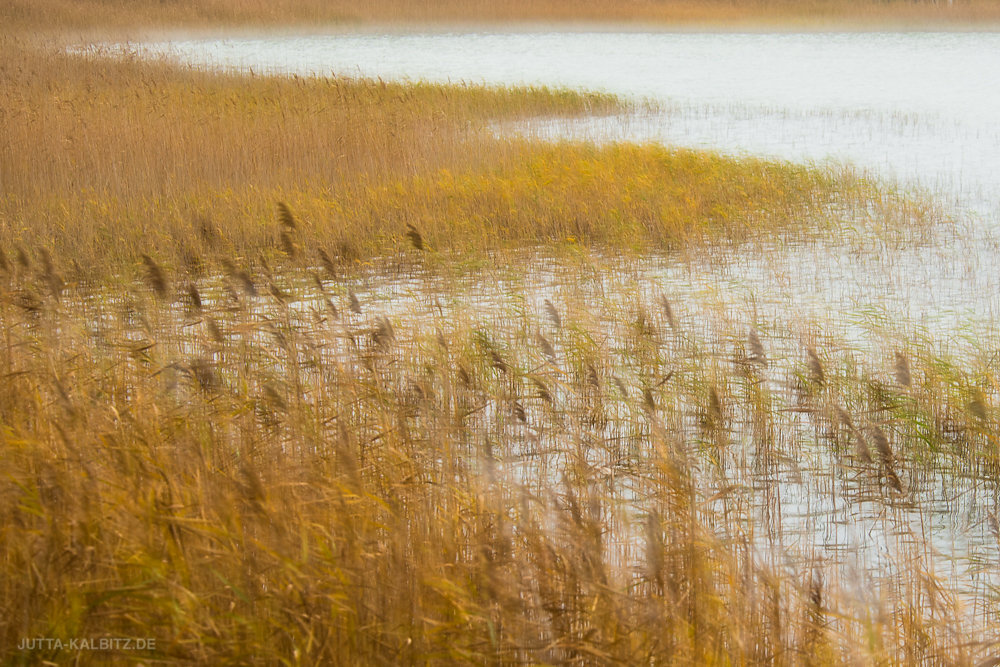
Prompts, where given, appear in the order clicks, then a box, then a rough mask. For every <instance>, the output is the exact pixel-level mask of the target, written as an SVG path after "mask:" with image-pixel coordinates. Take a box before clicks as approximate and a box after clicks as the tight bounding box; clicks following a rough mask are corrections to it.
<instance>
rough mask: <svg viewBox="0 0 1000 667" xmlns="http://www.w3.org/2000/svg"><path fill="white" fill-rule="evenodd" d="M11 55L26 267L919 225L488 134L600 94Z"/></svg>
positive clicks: (811, 174) (884, 209)
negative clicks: (868, 220)
mask: <svg viewBox="0 0 1000 667" xmlns="http://www.w3.org/2000/svg"><path fill="white" fill-rule="evenodd" d="M2 62H3V64H2V65H0V67H2V70H3V72H2V73H3V76H2V78H0V111H2V114H0V133H2V135H3V137H4V139H3V145H2V151H0V179H2V186H0V220H2V222H3V224H2V226H0V252H2V253H3V254H2V255H0V257H2V258H3V261H4V263H5V264H6V265H8V266H10V267H12V269H11V270H16V271H18V272H19V274H20V275H21V276H22V277H23V276H31V275H35V274H38V273H39V272H41V273H43V274H44V273H48V272H49V271H50V270H52V271H55V272H57V273H58V274H59V276H60V281H69V282H76V281H79V280H82V279H94V278H102V277H108V276H110V275H121V274H128V273H129V272H130V271H134V270H135V269H136V268H137V267H140V266H141V265H142V261H143V260H142V257H143V256H144V255H148V256H150V257H152V258H153V259H154V260H155V261H156V262H157V263H158V264H161V265H163V266H166V267H168V268H169V269H171V270H173V271H176V272H193V273H195V274H200V273H204V272H206V271H212V270H218V269H220V268H221V267H223V266H225V265H227V264H229V263H233V262H237V263H241V262H242V263H256V262H258V260H262V261H265V262H274V261H278V260H280V259H282V258H284V259H293V260H295V261H296V262H298V263H300V264H305V265H313V266H315V265H319V264H320V263H321V262H325V261H326V259H325V258H330V259H331V260H333V261H334V262H336V263H337V264H344V263H347V264H350V263H352V262H354V261H358V260H367V259H370V258H373V257H386V256H391V255H393V254H396V253H398V252H400V251H401V250H402V249H405V248H406V247H408V246H409V245H410V241H409V240H408V239H409V236H410V235H412V232H411V230H414V229H415V230H416V231H417V233H419V234H420V236H421V237H422V239H423V241H425V244H424V245H425V246H426V248H427V249H430V250H433V251H435V252H444V253H473V254H482V253H485V252H490V251H495V250H498V249H504V248H511V247H520V246H524V245H537V244H550V245H551V244H555V245H559V244H565V243H582V244H585V245H591V246H593V245H597V246H605V247H617V248H629V249H634V250H643V251H662V250H664V249H668V248H676V247H679V246H684V245H692V244H694V245H697V244H699V243H706V242H717V241H738V240H745V239H752V238H770V237H772V236H773V235H774V234H776V233H782V234H786V235H795V234H803V233H808V232H810V231H815V230H816V229H817V228H821V227H823V226H825V225H828V224H830V222H831V221H832V220H839V219H843V218H845V217H847V218H850V217H851V216H852V215H855V214H857V215H861V214H860V211H861V210H866V211H868V213H866V214H865V216H863V217H871V215H872V213H874V214H875V215H879V216H885V217H890V218H893V219H894V220H897V221H898V222H901V223H902V222H903V221H904V218H905V219H907V220H909V221H911V222H913V221H919V219H920V218H921V217H922V215H921V213H920V211H918V210H916V209H914V210H911V211H904V210H903V209H902V208H899V207H898V206H897V205H898V204H899V203H900V202H901V199H899V198H895V199H894V198H893V197H892V196H883V194H880V193H879V191H878V189H877V187H876V186H875V185H874V184H872V183H870V182H866V181H864V180H862V179H858V178H854V177H851V176H849V175H846V174H835V173H832V172H828V171H823V170H818V169H809V168H804V167H801V166H796V165H791V164H787V163H781V162H768V161H763V160H754V159H734V158H725V157H721V156H718V155H713V154H710V153H704V152H701V153H699V152H694V151H683V150H669V149H665V148H662V147H656V146H630V145H621V146H604V147H598V146H593V145H586V144H579V143H578V144H569V143H567V144H559V145H545V144H540V143H533V142H531V141H527V140H524V141H511V140H505V139H497V138H496V137H494V136H493V133H492V132H491V131H490V129H489V128H490V124H491V123H497V122H502V121H512V120H517V119H523V118H531V117H535V116H546V117H551V116H560V115H562V116H565V115H580V114H586V113H612V112H619V111H621V110H623V105H622V103H621V102H619V101H617V100H615V99H614V98H611V97H608V96H603V95H596V94H577V93H569V92H564V91H552V90H545V89H537V90H524V89H486V88H477V87H447V86H436V85H429V84H415V85H400V84H385V83H382V82H378V81H359V80H350V79H285V78H279V77H262V76H251V75H246V76H243V75H224V74H214V73H207V72H200V71H194V70H177V69H174V68H171V67H169V66H167V65H160V64H155V63H153V64H150V63H145V62H140V61H136V60H129V59H126V60H124V61H122V60H118V61H113V60H106V59H101V58H98V57H93V58H77V57H73V56H67V55H63V54H60V53H51V52H44V51H43V52H39V51H35V50H32V49H29V48H24V47H19V46H17V45H15V44H14V43H8V44H7V46H6V47H5V49H4V58H3V61H2ZM890 195H891V193H890ZM280 202H283V203H285V204H286V205H287V206H288V207H289V210H290V211H291V215H292V216H293V219H292V220H291V221H286V222H290V223H291V224H286V225H285V226H282V225H281V224H279V220H278V208H277V206H278V204H279V203H280ZM873 202H874V203H875V204H876V206H875V208H874V209H872V208H871V204H872V203H873ZM892 208H895V210H894V211H890V209H892ZM852 210H854V211H855V213H852V212H851V211H852ZM290 255H291V257H290ZM46 258H48V259H46ZM46 262H47V264H46Z"/></svg>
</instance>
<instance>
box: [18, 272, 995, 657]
mask: <svg viewBox="0 0 1000 667" xmlns="http://www.w3.org/2000/svg"><path fill="white" fill-rule="evenodd" d="M594 268H596V267H594ZM160 271H162V269H151V270H150V272H149V275H148V276H147V279H146V285H145V286H143V287H139V286H137V287H135V288H132V289H130V290H128V291H124V292H123V291H121V290H120V289H119V288H111V289H108V290H104V291H103V292H99V293H93V292H88V293H84V294H72V295H70V294H64V295H63V296H62V299H61V300H57V299H55V298H53V297H45V296H42V297H40V298H39V300H38V302H35V303H31V304H28V303H25V302H23V301H19V300H17V299H16V298H10V294H11V292H10V291H6V292H5V294H7V295H8V296H7V297H5V298H4V300H3V302H2V306H0V307H2V309H3V310H2V313H0V314H2V316H3V321H4V327H3V333H4V339H3V345H2V348H0V372H2V373H3V374H4V378H5V381H4V383H2V385H0V414H2V415H3V420H2V428H0V446H2V448H3V452H4V455H3V457H2V459H0V461H2V465H0V479H2V486H0V489H2V495H0V499H2V502H0V511H2V513H3V522H2V524H0V525H2V526H3V540H0V554H2V558H0V563H2V564H3V575H4V576H3V577H0V582H2V584H0V586H2V594H0V605H2V609H0V611H2V614H0V619H2V621H0V645H2V646H3V647H4V648H3V649H2V650H3V655H4V657H5V659H6V660H12V661H14V662H25V663H27V662H36V661H39V660H54V661H57V662H65V661H71V660H76V659H80V660H82V661H83V662H85V663H86V662H90V661H100V660H103V659H105V658H107V657H108V656H107V655H106V654H101V653H89V652H80V653H79V654H73V653H71V652H67V651H66V650H63V651H62V652H57V651H55V650H49V651H47V650H45V649H44V648H40V649H38V650H35V651H33V652H32V651H27V652H25V651H17V650H14V648H13V647H15V646H16V645H17V643H18V642H19V640H20V639H21V638H24V637H36V636H41V637H105V636H111V637H119V636H123V637H154V638H156V639H157V644H156V650H155V651H153V652H146V653H142V654H137V655H136V656H135V657H136V659H143V660H145V659H155V660H160V661H166V662H174V661H177V662H180V661H198V662H212V663H222V662H230V663H246V662H289V663H303V664H315V663H317V662H329V663H332V664H358V663H370V662H379V663H382V662H392V663H411V662H474V663H530V664H536V663H546V664H556V663H563V662H579V663H595V662H597V663H606V662H625V663H629V664H634V663H640V662H641V663H649V662H653V663H664V662H666V663H720V662H723V663H732V662H737V663H770V662H779V663H783V664H801V663H803V662H812V663H833V662H849V663H876V662H882V661H888V662H899V663H904V662H905V663H915V662H921V661H924V662H927V661H933V662H941V661H945V662H952V663H956V664H969V663H970V661H973V660H974V659H976V658H982V657H984V656H986V655H987V654H988V651H989V650H990V649H989V647H990V645H991V644H990V642H992V641H995V640H996V639H997V637H995V636H994V635H993V634H991V633H992V630H991V628H995V627H996V626H995V624H994V622H993V621H994V620H995V618H996V609H995V606H994V605H993V603H992V602H986V607H985V609H980V610H978V611H975V612H972V613H970V610H968V609H966V608H965V607H963V604H964V602H963V600H966V599H969V598H966V597H962V595H970V594H971V595H972V596H973V598H974V599H979V600H980V601H985V600H987V599H988V596H989V589H988V584H987V583H985V582H984V583H982V584H981V585H980V586H979V587H977V589H976V590H974V591H973V592H971V593H970V592H969V591H966V592H964V593H962V594H961V595H960V594H959V593H958V592H955V591H953V590H952V589H951V588H950V587H949V585H948V584H947V583H946V582H945V581H943V580H939V578H938V577H944V576H945V575H943V574H942V575H936V574H935V571H936V568H940V567H941V566H942V565H941V561H940V559H939V557H938V556H937V555H936V554H935V549H934V548H932V547H931V546H930V544H929V543H928V542H926V541H924V539H923V538H922V537H921V536H920V535H919V534H917V535H915V534H914V532H913V530H914V529H913V526H914V524H915V523H916V524H918V525H919V524H921V523H925V522H927V521H929V520H930V517H931V516H932V515H933V514H934V513H935V512H938V511H940V504H941V503H949V502H956V501H955V500H954V498H960V497H962V494H964V493H967V491H962V492H961V493H959V491H958V490H959V489H963V488H965V486H964V484H965V483H964V482H962V481H961V480H962V479H963V478H964V477H965V476H966V475H967V474H970V473H972V471H975V474H976V475H978V476H979V479H980V481H979V482H977V485H978V486H979V487H980V488H981V490H980V491H977V492H976V493H977V496H978V497H980V498H981V500H980V502H981V503H983V504H984V506H983V508H982V510H979V513H978V514H977V517H978V518H977V519H976V521H977V522H978V523H979V525H980V527H985V525H986V517H987V516H988V515H990V512H995V511H996V509H995V507H993V506H991V505H989V504H988V498H989V497H990V493H991V491H990V490H989V489H992V488H995V483H996V470H997V467H996V456H995V453H994V449H995V448H994V447H993V445H992V444H991V440H990V437H991V436H990V434H991V433H992V432H993V430H994V429H993V426H992V419H993V415H992V413H993V408H991V407H989V406H990V405H991V404H993V403H994V401H995V396H993V395H992V391H990V392H987V393H983V392H982V391H981V390H979V389H977V387H979V386H980V384H981V383H982V381H983V380H984V377H983V376H981V375H980V371H978V370H976V368H975V367H969V366H968V365H967V364H968V362H960V361H958V360H948V359H946V358H943V357H938V356H935V355H933V354H930V353H925V352H921V348H919V347H915V346H913V344H912V343H910V344H907V343H906V342H905V341H899V342H898V347H897V349H900V350H906V354H907V355H908V363H909V365H910V374H911V383H910V384H909V385H902V384H899V383H898V382H897V383H893V382H892V380H891V379H890V378H891V377H892V375H893V373H894V363H893V361H892V360H891V359H892V358H891V357H890V358H889V359H887V360H885V362H883V361H882V360H881V359H880V358H879V357H877V356H869V357H865V358H864V359H863V360H860V361H859V359H858V358H857V357H856V356H854V355H850V356H847V357H844V356H841V355H840V354H838V353H836V352H835V351H834V350H832V349H828V348H825V347H822V346H821V347H819V348H815V349H814V348H811V347H809V348H806V347H798V346H796V344H794V343H791V344H790V343H789V342H788V340H789V339H788V338H787V336H788V333H787V332H781V331H769V332H763V331H762V332H760V333H759V334H755V336H756V344H754V345H750V347H745V346H746V345H747V343H745V342H744V341H745V340H746V339H744V338H742V337H741V336H739V335H737V336H736V337H733V336H732V332H730V331H729V330H727V329H725V328H723V329H715V328H714V327H712V326H709V327H705V326H704V325H703V324H701V323H702V322H703V320H704V318H706V317H709V314H708V313H707V312H705V311H702V310H700V309H699V308H700V307H699V306H698V305H697V304H696V303H686V302H677V301H676V300H675V301H674V303H673V308H672V310H674V311H676V312H675V313H673V315H672V317H673V318H674V319H673V326H671V324H670V321H669V320H668V318H667V315H666V311H665V309H664V308H663V303H662V302H663V299H662V298H661V296H662V295H661V293H660V292H659V291H658V289H657V285H656V284H655V282H649V281H648V279H643V280H642V281H641V284H640V285H639V286H638V287H629V286H628V282H627V281H623V280H621V279H619V278H615V277H614V276H622V275H626V273H619V272H603V271H602V272H600V273H599V274H597V275H598V276H600V277H597V278H595V279H593V280H592V281H586V282H585V283H579V284H574V282H563V281H564V280H568V281H574V280H576V279H577V276H579V275H580V272H579V271H578V270H575V269H574V270H569V269H567V270H564V271H560V272H558V273H557V274H556V277H555V278H556V280H555V282H554V283H553V282H552V281H551V279H550V281H549V282H550V284H551V285H554V287H550V288H549V289H551V290H553V291H549V292H546V293H544V294H546V295H547V296H546V298H545V300H543V299H542V298H541V297H542V294H538V293H537V292H535V291H534V289H533V288H532V287H531V285H533V284H537V282H538V279H539V277H540V274H539V273H537V272H536V271H532V270H529V271H528V272H527V273H528V274H529V275H527V276H524V278H525V279H526V287H524V288H518V287H513V288H512V287H510V286H509V285H511V284H513V283H514V282H515V281H516V280H517V279H518V278H517V275H516V274H514V273H511V274H509V275H508V273H507V271H503V272H500V273H494V272H493V270H488V271H486V272H483V273H475V272H474V273H472V274H467V275H466V280H469V279H470V278H472V280H471V282H470V283H469V284H468V286H467V287H456V286H454V285H453V284H452V285H451V286H449V283H447V282H442V283H441V284H438V282H439V281H438V280H437V279H436V277H435V276H434V275H433V274H432V275H426V276H422V277H421V276H401V277H400V280H399V282H400V284H411V283H412V282H413V280H412V279H413V278H414V277H421V280H422V283H421V284H422V285H423V287H419V288H417V289H416V291H415V292H414V293H413V294H410V295H405V294H404V292H403V291H402V290H401V289H400V288H399V287H392V288H391V289H388V290H383V287H382V286H380V285H373V286H372V287H370V288H366V287H365V282H364V280H362V279H360V278H352V279H349V280H336V281H335V280H331V279H321V280H319V281H313V282H312V283H305V282H303V281H302V276H301V274H300V273H299V272H297V271H292V272H274V273H271V274H270V275H267V276H264V275H260V276H256V277H255V279H256V285H257V287H256V294H257V295H256V296H253V295H251V294H249V293H248V291H247V290H246V289H245V286H244V285H243V284H241V283H240V282H239V281H237V280H235V279H233V278H224V277H215V278H211V279H207V280H203V281H199V282H195V283H192V284H190V285H181V284H178V283H179V278H180V276H176V275H173V274H168V273H163V274H161V273H159V272H160ZM511 271H514V269H511ZM5 275H6V274H5ZM11 280H12V279H11V278H10V276H9V275H7V277H5V278H4V282H3V283H2V284H3V285H5V290H10V289H11V282H10V281H11ZM391 285H392V281H390V286H391ZM498 285H499V286H498ZM602 294H603V295H604V296H601V295H602ZM543 301H544V303H543ZM477 303H478V304H479V305H476V304H477ZM531 304H537V305H531ZM681 313H682V314H681ZM748 316H749V314H748V313H743V314H740V315H739V316H738V317H739V319H741V320H743V321H746V318H747V317H748ZM739 328H741V327H737V329H739ZM543 339H544V340H545V341H547V344H542V342H541V341H542V340H543ZM727 340H728V341H731V342H728V343H727V342H726V341H727ZM756 345H759V346H760V347H759V350H763V351H764V355H765V356H766V364H765V363H762V362H760V361H757V360H754V359H752V358H750V357H749V356H748V355H749V352H750V351H752V349H751V348H753V347H755V346H756ZM963 368H965V370H963ZM977 400H978V401H979V403H978V404H976V403H975V402H974V401H977ZM810 434H811V435H810ZM858 442H867V443H868V446H869V447H870V450H871V456H869V457H867V458H865V457H862V456H861V455H860V454H859V453H858V449H857V447H858ZM881 450H891V451H890V453H886V454H880V451H881ZM935 469H941V470H946V471H950V472H949V476H948V477H946V478H945V479H946V480H948V479H950V480H951V481H945V482H940V483H942V484H945V485H946V486H948V489H955V491H952V490H945V491H944V493H943V496H944V500H942V499H941V498H939V497H938V494H937V493H936V492H935V490H934V488H933V487H934V485H933V484H931V485H930V486H928V484H927V481H926V480H927V478H928V475H929V474H930V473H931V471H933V470H935ZM963 471H966V472H963ZM951 485H954V486H951ZM800 493H805V494H806V495H808V496H809V497H811V498H812V501H811V502H813V503H816V504H817V505H818V506H819V507H822V506H824V505H825V504H826V503H832V506H833V507H834V508H836V507H837V506H840V507H842V508H843V509H842V510H841V511H845V512H846V513H847V514H848V516H850V517H851V519H850V520H851V521H853V522H856V523H857V525H858V526H860V527H862V529H863V531H864V532H865V533H867V535H868V537H867V538H866V539H864V540H863V543H865V544H867V546H864V547H863V548H865V549H868V550H869V551H868V552H867V555H866V556H865V558H870V559H878V558H884V559H887V561H886V562H887V566H886V567H888V568H889V570H890V571H891V572H892V573H893V576H886V575H885V574H883V573H879V572H878V571H877V569H876V570H871V571H865V572H863V573H862V574H861V575H858V574H857V573H855V574H853V575H852V574H851V572H852V570H851V567H852V565H851V563H852V558H851V557H850V553H849V552H846V551H845V552H843V560H842V561H841V560H838V559H836V558H835V557H831V556H830V555H827V557H826V558H825V559H824V558H819V557H817V556H816V553H815V552H816V550H817V549H818V543H817V542H815V540H817V539H820V540H821V539H822V538H820V537H818V536H817V534H816V533H815V532H814V531H817V530H821V529H819V528H817V527H816V525H815V522H816V521H817V518H816V516H818V515H816V514H805V515H802V516H800V517H799V518H794V516H795V515H794V511H793V505H786V503H787V501H782V498H783V497H785V496H791V497H795V496H796V495H798V494H800ZM949 499H950V500H949ZM823 525H826V526H827V528H826V529H825V530H828V529H829V524H823ZM821 534H822V531H821V532H820V535H821ZM986 535H987V538H986V541H985V542H982V541H980V542H975V541H974V542H972V543H971V544H970V546H969V549H970V554H974V553H978V552H979V551H980V550H982V549H985V550H986V551H987V552H988V550H989V548H990V547H989V544H990V543H989V541H988V535H989V533H986ZM859 548H862V547H859ZM827 553H828V554H829V553H830V552H829V551H827ZM869 562H871V561H869ZM857 576H862V577H864V580H865V581H866V582H869V583H868V584H867V586H868V588H867V590H866V591H864V592H863V591H861V590H858V589H856V588H855V587H854V585H853V584H852V577H857ZM972 636H976V637H978V638H979V640H981V642H982V643H977V642H976V641H973V642H969V641H968V638H969V637H972ZM114 655H115V656H116V657H128V656H126V655H122V654H114Z"/></svg>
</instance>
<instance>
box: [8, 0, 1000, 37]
mask: <svg viewBox="0 0 1000 667" xmlns="http://www.w3.org/2000/svg"><path fill="white" fill-rule="evenodd" d="M998 20H1000V5H998V3H996V2H994V1H993V0H954V1H953V2H948V1H947V0H846V1H845V0H746V1H734V0H628V1H626V2H613V1H612V0H541V1H537V2H536V1H529V0H495V1H492V0H490V1H488V0H422V1H418V2H413V1H411V0H369V1H368V2H351V1H348V0H272V1H265V0H197V1H195V2H186V3H174V2H160V1H159V0H138V1H134V2H133V1H127V0H117V1H112V0H79V1H77V0H5V2H4V3H2V4H0V23H2V24H3V25H6V26H8V28H12V29H25V28H27V29H36V30H43V31H52V30H53V29H76V30H80V29H93V28H97V29H100V30H105V31H106V30H108V29H137V28H160V27H170V26H185V25H186V26H207V25H220V24H225V25H230V26H232V25H234V24H243V25H280V26H288V25H294V24H301V25H312V26H315V25H317V24H321V23H326V24H341V25H354V24H357V23H366V22H367V23H370V22H377V23H411V24H412V23H414V22H417V23H427V22H431V23H441V22H466V23H475V22H509V21H528V22H598V23H609V22H611V23H634V24H643V23H647V24H648V23H651V24H661V25H663V24H667V25H678V26H704V25H714V26H716V27H728V28H732V27H734V26H736V27H739V26H742V27H765V26H772V27H773V26H778V27H782V26H784V27H789V26H798V27H813V28H822V27H829V26H837V25H839V26H844V25H853V26H861V27H864V26H870V27H879V26H886V25H890V26H891V25H895V26H910V27H930V28H934V27H942V26H947V25H956V26H972V27H975V26H981V25H982V24H983V23H984V22H992V23H996V22H997V21H998Z"/></svg>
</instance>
